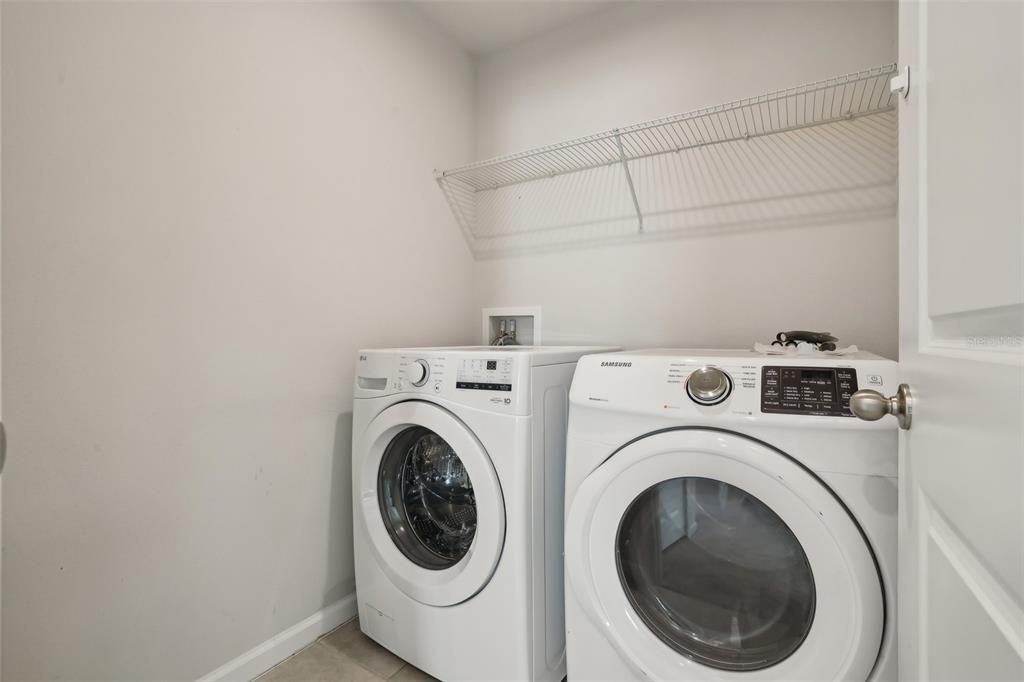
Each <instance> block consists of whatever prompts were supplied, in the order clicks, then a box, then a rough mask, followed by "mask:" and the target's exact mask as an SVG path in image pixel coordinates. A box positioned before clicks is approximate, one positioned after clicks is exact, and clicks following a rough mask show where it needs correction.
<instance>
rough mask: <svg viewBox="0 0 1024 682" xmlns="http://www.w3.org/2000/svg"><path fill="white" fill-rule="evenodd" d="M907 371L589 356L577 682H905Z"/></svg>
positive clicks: (571, 500) (575, 616)
mask: <svg viewBox="0 0 1024 682" xmlns="http://www.w3.org/2000/svg"><path fill="white" fill-rule="evenodd" d="M896 372H897V366H896V364H895V363H894V362H891V361H889V360H885V359H883V358H880V357H878V356H874V355H871V354H868V353H857V354H854V355H850V356H843V357H824V356H814V357H802V356H801V357H781V356H765V355H761V354H757V353H754V352H747V351H710V350H697V351H688V350H653V351H641V352H627V353H615V354H609V355H602V356H591V357H587V358H584V359H583V360H582V361H581V362H580V364H579V367H578V368H577V371H576V378H575V380H574V382H573V386H572V392H571V400H570V418H569V435H568V452H567V457H568V460H567V471H566V531H565V532H566V547H565V570H566V580H567V583H568V587H567V588H566V626H567V639H568V673H569V679H570V680H628V679H637V680H639V679H643V680H742V681H743V682H750V681H752V680H857V681H863V680H868V679H870V680H895V679H896V650H895V646H894V645H895V642H894V635H895V610H894V608H895V595H894V592H893V588H894V585H895V579H896V532H897V525H896V522H897V519H896V500H897V486H896V472H897V449H896V446H897V429H896V424H895V420H884V421H878V422H865V421H861V420H859V419H857V418H856V417H854V416H853V415H852V414H851V412H850V410H849V400H850V396H851V395H852V394H853V393H854V392H855V391H857V390H858V389H860V388H877V389H879V390H881V391H888V392H889V393H892V392H893V391H894V390H895V389H896V387H897V386H898V385H899V382H898V380H897V379H898V377H897V374H896Z"/></svg>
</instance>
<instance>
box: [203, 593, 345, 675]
mask: <svg viewBox="0 0 1024 682" xmlns="http://www.w3.org/2000/svg"><path fill="white" fill-rule="evenodd" d="M355 617H356V595H355V592H353V593H352V594H350V595H348V596H345V597H342V598H341V599H339V600H338V601H336V602H334V603H333V604H331V605H330V606H326V607H324V608H322V609H320V610H319V611H317V612H316V613H314V614H313V615H312V616H310V617H309V618H306V619H305V620H303V621H301V622H299V623H296V624H295V625H293V626H291V627H290V628H288V629H287V630H285V631H284V632H280V633H278V634H276V635H274V636H273V637H271V638H270V639H268V640H267V641H265V642H263V643H262V644H258V645H257V646H255V647H253V648H252V649H250V650H249V651H246V652H245V653H244V654H242V655H241V656H239V657H238V658H236V659H234V660H232V661H228V662H227V663H225V664H224V665H222V666H221V667H219V668H217V669H216V670H214V671H213V672H212V673H209V674H208V675H204V676H203V677H201V678H200V679H199V682H249V680H252V679H253V678H255V677H256V676H258V675H260V674H261V673H264V672H266V671H267V670H270V669H271V668H273V667H274V666H275V665H277V664H278V663H280V662H281V661H283V660H284V659H286V658H288V657H289V656H291V655H292V654H294V653H295V652H296V651H298V650H299V649H301V648H303V647H304V646H306V645H307V644H311V643H313V642H315V641H316V639H317V637H319V636H320V635H324V634H327V633H328V632H330V631H331V630H333V629H334V628H336V627H338V626H339V625H341V624H342V623H344V622H346V621H349V620H352V619H353V618H355Z"/></svg>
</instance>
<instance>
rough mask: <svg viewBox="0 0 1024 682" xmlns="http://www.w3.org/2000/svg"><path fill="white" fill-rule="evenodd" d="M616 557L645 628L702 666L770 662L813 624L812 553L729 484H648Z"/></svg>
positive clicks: (624, 526)
mask: <svg viewBox="0 0 1024 682" xmlns="http://www.w3.org/2000/svg"><path fill="white" fill-rule="evenodd" d="M616 555H617V556H616V560H617V562H618V569H619V578H620V580H621V581H622V586H623V588H624V589H625V591H626V595H627V596H628V598H629V600H630V602H631V603H632V605H633V607H634V608H635V609H636V611H637V613H639V615H640V617H641V619H643V621H644V623H645V624H646V625H647V627H649V628H650V629H651V630H652V631H653V632H654V633H655V634H656V635H657V636H658V637H659V638H660V639H661V640H662V641H663V642H664V643H665V644H667V645H668V646H670V647H672V648H673V649H675V650H676V651H678V652H679V653H680V654H682V655H684V656H686V657H688V658H690V659H692V660H694V661H697V662H698V663H701V664H702V665H706V666H709V667H712V668H716V669H719V670H730V671H749V670H760V669H762V668H767V667H770V666H772V665H775V664H776V663H779V662H780V661H783V660H784V659H785V658H786V657H788V656H789V655H790V654H792V653H793V652H794V651H796V650H797V648H799V647H800V644H801V643H802V642H803V641H804V638H805V637H806V636H807V633H808V632H809V631H810V629H811V622H812V621H813V620H814V603H815V592H814V576H813V575H812V574H811V566H810V563H809V562H808V560H807V555H806V554H804V551H803V549H802V548H801V546H800V543H799V541H798V540H797V538H796V536H795V535H793V532H792V531H791V530H790V529H789V527H788V526H787V525H786V524H785V523H784V522H783V521H782V519H780V518H779V517H778V515H776V514H775V512H773V511H772V510H771V509H769V508H768V507H767V506H765V504H764V503H762V502H761V501H760V500H758V499H757V498H756V497H754V496H752V495H750V494H748V493H746V492H745V491H743V490H741V489H739V488H737V487H735V486H732V485H729V484H728V483H724V482H722V481H716V480H712V479H708V478H697V477H686V478H673V479H670V480H667V481H662V482H661V483H659V484H657V485H655V486H652V487H650V488H648V489H647V490H645V491H644V492H643V493H641V494H640V495H639V496H638V497H637V498H636V499H635V500H633V502H632V503H631V504H630V506H629V508H628V509H627V510H626V513H625V514H624V515H623V518H622V521H621V523H620V525H619V531H618V538H617V540H616Z"/></svg>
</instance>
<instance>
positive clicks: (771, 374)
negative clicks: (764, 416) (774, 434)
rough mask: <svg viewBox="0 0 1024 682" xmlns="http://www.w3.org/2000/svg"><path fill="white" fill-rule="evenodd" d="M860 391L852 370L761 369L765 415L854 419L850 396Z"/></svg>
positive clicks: (830, 368) (770, 366)
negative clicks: (802, 415) (799, 415)
mask: <svg viewBox="0 0 1024 682" xmlns="http://www.w3.org/2000/svg"><path fill="white" fill-rule="evenodd" d="M856 391H857V371H856V370H855V369H853V368H852V367H823V366H820V365H819V366H817V367H793V366H784V365H783V366H780V365H766V366H764V367H762V368H761V412H764V413H768V414H805V415H817V416H822V417H852V416H853V413H852V412H851V411H850V396H852V395H853V394H854V393H855V392H856Z"/></svg>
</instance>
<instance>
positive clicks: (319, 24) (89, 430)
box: [2, 2, 478, 680]
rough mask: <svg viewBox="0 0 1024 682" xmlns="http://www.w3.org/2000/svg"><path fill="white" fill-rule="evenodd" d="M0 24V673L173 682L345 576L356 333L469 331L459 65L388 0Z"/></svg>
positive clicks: (100, 10) (260, 636) (465, 127)
mask: <svg viewBox="0 0 1024 682" xmlns="http://www.w3.org/2000/svg"><path fill="white" fill-rule="evenodd" d="M2 30H3V35H2V49H3V53H2V68H3V71H2V79H3V93H2V94H3V112H2V114H3V126H4V128H3V142H4V148H3V196H4V202H3V240H4V248H3V287H2V293H3V333H4V336H3V349H4V381H3V404H4V407H5V414H4V418H5V421H6V423H7V426H8V433H9V436H10V457H9V463H8V467H7V471H6V472H5V474H4V500H3V503H4V509H3V544H4V548H3V552H4V557H3V559H4V565H3V580H4V585H3V595H4V600H3V637H4V641H3V677H4V679H5V680H24V679H78V680H84V679H104V680H107V679H133V680H140V679H158V678H159V679H194V678H196V677H199V676H200V675H203V674H205V673H208V672H210V671H211V670H213V669H214V668H216V667H218V666H220V665H222V664H224V663H226V662H227V661H228V660H230V659H231V658H233V657H235V656H237V655H239V654H240V653H242V652H244V651H246V650H248V649H250V648H251V647H253V646H255V645H256V644H258V643H260V642H262V641H264V640H265V639H267V638H268V637H270V636H272V635H275V634H277V633H279V632H280V631H282V630H283V629H285V628H287V627H289V626H291V625H293V624H294V623H296V622H298V621H299V620H301V619H303V618H305V617H307V616H309V615H310V614H312V613H314V612H316V611H317V610H318V609H320V608H322V607H323V606H325V605H326V604H329V603H331V602H334V601H335V600H337V599H339V598H340V597H342V596H344V595H345V594H347V593H349V592H350V591H351V590H352V589H353V573H352V566H351V561H352V558H351V527H350V526H351V516H350V505H351V497H350V483H349V475H350V473H349V472H350V459H349V458H350V453H349V429H350V426H349V425H350V421H349V420H350V416H349V412H350V410H351V382H352V374H351V372H352V366H353V360H354V352H355V350H356V348H357V347H359V346H387V345H403V344H444V343H465V342H466V341H468V340H470V339H471V338H473V337H475V334H476V332H477V329H478V322H477V320H478V318H477V316H476V314H475V313H474V304H473V301H472V299H471V293H470V292H471V290H472V285H471V274H472V266H471V261H470V258H469V256H468V252H467V250H466V247H465V245H464V243H463V241H462V239H461V236H460V233H459V231H458V229H457V228H456V227H455V226H454V225H453V224H452V222H451V219H450V217H449V213H448V211H447V207H446V205H445V203H444V200H443V198H442V196H441V194H440V192H438V191H437V187H436V186H435V184H434V183H433V180H432V176H431V170H432V168H433V167H434V166H436V165H443V164H445V163H456V162H458V161H461V160H462V159H464V158H468V157H470V156H471V155H472V153H471V144H472V140H471V139H470V135H469V133H467V131H469V130H470V129H471V126H472V113H473V112H472V107H473V102H472V82H473V74H472V64H471V63H470V62H469V61H468V59H467V58H466V57H465V56H464V55H463V54H461V53H460V52H459V51H457V50H456V49H455V48H453V47H451V46H450V43H449V41H447V40H445V39H443V38H441V37H438V36H436V35H435V34H434V33H432V32H431V31H430V30H429V29H428V28H426V27H425V26H424V24H423V23H422V21H421V20H419V19H418V18H417V17H416V15H415V14H409V10H408V9H403V8H402V7H399V6H396V5H392V4H388V3H378V4H372V5H370V4H292V3H282V4H265V3H246V4H242V5H240V4H224V3H207V4H199V3H194V4H184V3H167V4H152V3H114V4H99V3H75V4H53V3H33V4H17V3H10V2H5V3H3V22H2Z"/></svg>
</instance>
